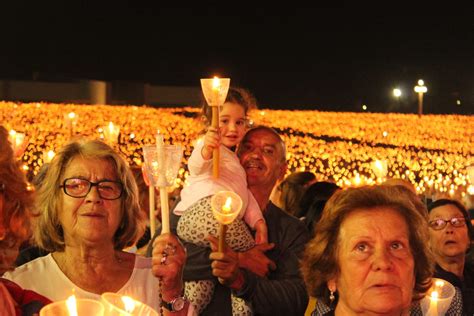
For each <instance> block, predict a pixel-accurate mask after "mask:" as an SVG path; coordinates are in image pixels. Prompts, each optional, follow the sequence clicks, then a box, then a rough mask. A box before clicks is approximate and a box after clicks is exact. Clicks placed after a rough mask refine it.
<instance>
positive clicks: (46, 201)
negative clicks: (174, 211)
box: [34, 139, 145, 252]
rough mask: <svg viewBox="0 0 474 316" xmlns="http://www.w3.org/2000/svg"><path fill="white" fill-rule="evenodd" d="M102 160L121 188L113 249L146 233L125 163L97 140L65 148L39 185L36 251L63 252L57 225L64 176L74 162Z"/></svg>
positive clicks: (56, 156) (59, 227) (69, 144)
mask: <svg viewBox="0 0 474 316" xmlns="http://www.w3.org/2000/svg"><path fill="white" fill-rule="evenodd" d="M76 157H81V158H84V159H99V160H105V161H108V162H110V163H111V164H112V166H113V168H114V169H115V171H116V175H117V178H118V179H119V181H120V182H122V184H123V193H122V196H121V198H120V199H121V210H120V211H121V220H120V224H119V228H118V229H117V231H116V232H115V236H114V248H115V249H123V248H125V247H129V246H132V245H133V244H134V243H135V242H136V241H137V240H138V239H139V238H140V237H141V236H142V235H143V232H144V229H145V218H144V216H143V214H142V212H140V207H139V199H138V188H137V184H136V182H135V179H134V177H133V174H132V172H131V170H130V167H129V166H128V164H127V162H126V161H125V160H124V159H123V158H122V157H121V156H120V155H119V154H118V153H117V152H116V151H115V150H114V149H113V148H112V147H110V146H109V145H107V144H105V143H104V142H102V141H99V140H86V139H81V140H76V141H72V142H70V143H68V144H66V145H65V146H64V147H63V148H61V149H60V151H59V152H58V153H57V154H56V155H55V156H54V158H53V160H52V161H51V163H50V165H49V166H48V170H47V172H46V174H45V175H44V178H43V179H42V183H41V184H40V185H39V189H38V192H37V202H36V207H37V210H38V212H39V213H40V214H39V217H38V218H37V219H36V223H35V224H36V225H35V230H34V237H35V241H36V243H37V244H38V246H39V247H41V248H43V249H45V250H48V251H51V252H53V251H63V250H64V247H65V242H64V233H63V228H62V227H61V224H60V222H59V201H60V199H61V194H64V193H63V192H62V190H61V188H60V185H61V184H62V183H61V181H63V180H64V179H63V175H64V172H65V170H66V168H67V167H68V165H69V164H70V162H71V161H72V160H73V159H74V158H76Z"/></svg>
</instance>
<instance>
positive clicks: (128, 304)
mask: <svg viewBox="0 0 474 316" xmlns="http://www.w3.org/2000/svg"><path fill="white" fill-rule="evenodd" d="M122 302H123V306H124V309H125V311H126V312H127V313H133V310H134V309H135V306H136V305H137V304H136V303H135V300H134V299H133V298H131V297H129V296H122Z"/></svg>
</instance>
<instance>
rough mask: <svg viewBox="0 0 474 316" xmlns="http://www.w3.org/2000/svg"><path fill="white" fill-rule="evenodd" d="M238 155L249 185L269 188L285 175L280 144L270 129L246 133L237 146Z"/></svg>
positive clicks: (284, 163) (284, 164) (283, 158)
mask: <svg viewBox="0 0 474 316" xmlns="http://www.w3.org/2000/svg"><path fill="white" fill-rule="evenodd" d="M238 155H239V158H240V164H241V165H242V166H243V167H244V169H245V172H246V174H247V183H248V185H249V186H254V187H255V186H262V187H264V188H270V189H271V188H273V186H274V185H275V183H276V181H277V180H278V179H281V178H282V177H283V176H284V175H285V171H286V162H285V157H284V152H283V148H282V144H281V143H280V140H279V139H278V137H276V136H275V135H274V134H272V133H271V132H270V131H267V130H263V129H260V130H259V129H257V130H255V131H250V132H249V133H247V135H246V136H245V137H244V140H243V141H242V143H241V144H240V146H239V151H238Z"/></svg>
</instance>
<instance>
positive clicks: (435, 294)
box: [431, 291, 439, 301]
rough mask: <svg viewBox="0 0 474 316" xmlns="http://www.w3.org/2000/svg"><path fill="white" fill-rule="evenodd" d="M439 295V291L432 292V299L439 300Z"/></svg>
mask: <svg viewBox="0 0 474 316" xmlns="http://www.w3.org/2000/svg"><path fill="white" fill-rule="evenodd" d="M438 297H439V294H438V291H433V292H431V300H432V301H437V300H438Z"/></svg>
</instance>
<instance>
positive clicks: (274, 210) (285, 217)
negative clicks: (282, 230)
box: [264, 202, 306, 230]
mask: <svg viewBox="0 0 474 316" xmlns="http://www.w3.org/2000/svg"><path fill="white" fill-rule="evenodd" d="M264 216H265V218H266V219H267V217H268V219H279V220H280V221H282V222H285V223H288V224H290V225H296V226H299V227H303V228H304V229H305V230H306V227H305V225H304V223H303V221H301V220H300V219H299V218H297V217H295V216H293V215H291V214H288V213H286V212H285V211H283V210H282V209H281V208H279V207H278V206H276V205H275V204H273V203H272V202H269V203H268V205H267V209H266V211H265V213H264Z"/></svg>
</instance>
